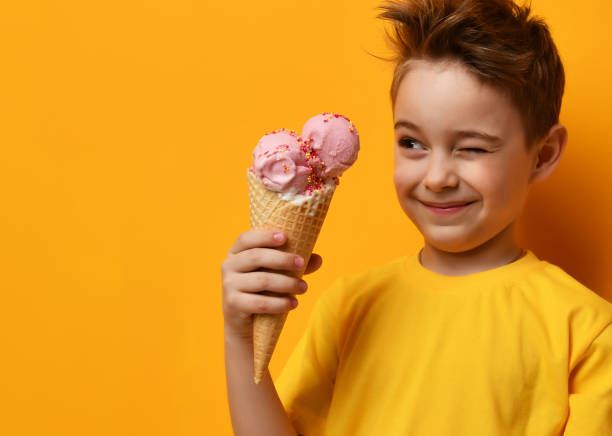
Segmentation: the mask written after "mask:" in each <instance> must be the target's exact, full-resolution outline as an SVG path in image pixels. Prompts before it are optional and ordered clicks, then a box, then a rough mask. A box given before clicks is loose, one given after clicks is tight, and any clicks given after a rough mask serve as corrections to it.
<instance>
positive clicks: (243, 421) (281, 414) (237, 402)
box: [225, 334, 297, 436]
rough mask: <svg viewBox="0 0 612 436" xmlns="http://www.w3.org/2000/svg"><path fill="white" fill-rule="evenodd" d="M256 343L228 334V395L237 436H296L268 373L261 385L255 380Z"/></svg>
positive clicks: (226, 337) (226, 371)
mask: <svg viewBox="0 0 612 436" xmlns="http://www.w3.org/2000/svg"><path fill="white" fill-rule="evenodd" d="M253 371H254V370H253V342H252V340H251V341H249V340H245V339H243V338H236V337H232V335H229V334H226V335H225V374H226V378H227V394H228V400H229V407H230V415H231V418H232V426H233V428H234V434H235V435H236V436H246V435H248V436H259V435H261V436H270V435H275V436H285V435H287V436H296V435H297V433H296V431H295V429H294V428H293V426H292V425H291V422H290V421H289V418H288V417H287V413H286V412H285V409H284V407H283V405H282V403H281V401H280V399H279V397H278V394H277V392H276V388H275V387H274V383H273V381H272V377H271V376H270V372H269V371H266V374H265V376H264V378H263V379H262V381H261V383H260V384H259V385H256V384H255V383H254V381H253Z"/></svg>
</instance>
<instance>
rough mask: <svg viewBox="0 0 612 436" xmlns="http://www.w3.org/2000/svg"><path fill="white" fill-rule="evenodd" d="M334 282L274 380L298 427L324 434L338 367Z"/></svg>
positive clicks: (303, 432)
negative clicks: (333, 295) (331, 296)
mask: <svg viewBox="0 0 612 436" xmlns="http://www.w3.org/2000/svg"><path fill="white" fill-rule="evenodd" d="M336 289H337V286H334V285H332V287H331V288H330V289H328V290H327V291H325V292H324V293H323V294H322V295H321V297H319V299H318V300H317V302H316V303H315V305H314V307H313V310H312V312H311V315H310V318H309V321H308V325H307V327H306V330H305V332H304V334H303V335H302V337H301V339H300V340H299V342H298V344H297V345H296V347H295V349H294V350H293V353H292V354H291V356H290V357H289V359H288V361H287V363H286V365H285V367H284V368H283V370H282V371H281V373H280V375H279V377H278V378H277V380H276V381H275V382H274V384H275V386H276V390H277V391H278V395H279V397H280V400H281V402H282V403H283V405H284V407H285V410H286V411H287V414H288V416H289V419H290V420H291V422H292V423H293V426H294V428H295V430H296V431H297V432H298V433H299V434H300V435H304V436H316V435H322V434H323V432H324V427H325V420H326V417H327V412H328V410H329V406H330V403H331V398H332V394H333V390H334V380H335V375H336V369H337V367H338V334H337V332H338V325H337V317H336V310H335V309H336V308H335V307H334V305H333V304H332V299H331V298H329V295H330V293H332V292H334V290H336Z"/></svg>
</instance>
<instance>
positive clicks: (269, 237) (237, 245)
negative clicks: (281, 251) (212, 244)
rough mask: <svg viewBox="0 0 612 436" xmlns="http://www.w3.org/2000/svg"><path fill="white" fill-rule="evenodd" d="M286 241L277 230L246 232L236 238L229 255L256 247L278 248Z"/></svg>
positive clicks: (282, 234)
mask: <svg viewBox="0 0 612 436" xmlns="http://www.w3.org/2000/svg"><path fill="white" fill-rule="evenodd" d="M286 239H287V238H286V236H285V234H284V233H283V232H281V231H277V230H248V231H246V232H244V233H242V234H241V235H240V236H238V239H236V242H234V245H232V246H231V247H230V249H229V254H237V253H240V252H241V251H244V250H248V249H249V248H256V247H280V246H281V245H283V244H284V243H285V241H286Z"/></svg>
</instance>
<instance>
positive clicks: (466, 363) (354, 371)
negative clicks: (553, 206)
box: [275, 251, 612, 436]
mask: <svg viewBox="0 0 612 436" xmlns="http://www.w3.org/2000/svg"><path fill="white" fill-rule="evenodd" d="M275 384H276V387H277V390H278V393H279V396H280V398H281V401H282V402H283V404H284V406H285V409H286V410H287V413H288V414H289V417H290V419H291V421H292V422H293V424H294V426H295V429H296V430H297V431H298V433H299V434H301V435H305V436H318V435H327V436H373V435H384V436H394V435H410V436H438V435H448V436H451V435H452V436H479V435H486V436H493V435H516V436H519V435H520V436H557V435H565V436H606V435H612V304H610V303H609V302H607V301H606V300H604V299H603V298H601V297H600V296H598V295H597V294H595V293H594V292H592V291H590V290H589V289H587V288H586V287H584V286H583V285H581V284H580V283H579V282H577V281H576V280H575V279H573V278H572V277H571V276H569V275H568V274H567V273H565V272H564V271H563V270H562V269H561V268H559V267H557V266H555V265H552V264H550V263H548V262H545V261H541V260H539V259H538V258H537V257H536V256H535V255H534V254H533V253H532V252H531V251H529V252H528V253H527V254H526V255H525V256H524V257H522V258H521V259H519V260H517V261H515V262H513V263H511V264H508V265H505V266H502V267H499V268H495V269H491V270H487V271H483V272H479V273H476V274H470V275H466V276H455V277H451V276H444V275H440V274H437V273H435V272H432V271H429V270H427V269H425V268H424V267H423V266H422V265H421V264H420V263H419V261H418V258H417V256H416V255H414V256H409V257H404V258H401V259H397V260H394V261H392V262H390V263H388V264H386V265H383V266H380V267H376V268H373V269H371V270H369V271H367V272H365V273H362V274H359V275H354V276H350V277H344V278H341V279H339V280H337V281H336V282H335V283H334V284H333V285H332V286H331V288H330V289H329V290H328V291H326V292H324V293H323V294H322V295H321V297H320V298H319V300H318V301H317V302H316V304H315V308H314V310H313V312H312V314H311V317H310V321H309V324H308V327H307V329H306V331H305V333H304V335H303V337H302V338H301V340H300V341H299V343H298V345H297V346H296V348H295V350H294V352H293V354H292V355H291V357H290V358H289V360H288V362H287V364H286V366H285V368H284V369H283V371H282V373H281V374H280V376H279V378H278V379H277V380H276V382H275Z"/></svg>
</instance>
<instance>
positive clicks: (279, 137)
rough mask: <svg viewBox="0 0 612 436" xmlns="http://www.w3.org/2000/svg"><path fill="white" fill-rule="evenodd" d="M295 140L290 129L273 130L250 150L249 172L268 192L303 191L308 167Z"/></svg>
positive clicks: (308, 170) (306, 181) (308, 174)
mask: <svg viewBox="0 0 612 436" xmlns="http://www.w3.org/2000/svg"><path fill="white" fill-rule="evenodd" d="M298 139H299V136H298V135H297V134H296V133H295V132H292V131H290V130H287V129H280V130H275V131H273V132H270V133H267V134H265V135H264V136H263V137H262V138H261V139H260V140H259V142H258V143H257V146H256V147H255V149H254V150H253V170H254V171H255V174H257V175H258V176H259V177H260V178H261V181H262V183H263V184H264V185H265V186H266V188H268V189H270V190H271V191H276V192H290V191H293V193H301V192H303V191H304V190H306V187H307V185H308V178H309V176H310V175H311V173H312V168H311V167H310V166H309V165H308V160H307V158H306V155H305V154H304V152H303V150H302V145H301V141H298Z"/></svg>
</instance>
